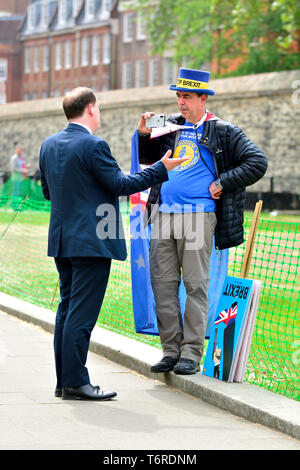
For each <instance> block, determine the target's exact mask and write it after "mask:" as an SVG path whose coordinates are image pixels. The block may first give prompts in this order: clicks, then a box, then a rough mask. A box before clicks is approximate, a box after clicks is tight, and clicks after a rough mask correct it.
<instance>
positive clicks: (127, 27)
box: [123, 13, 134, 42]
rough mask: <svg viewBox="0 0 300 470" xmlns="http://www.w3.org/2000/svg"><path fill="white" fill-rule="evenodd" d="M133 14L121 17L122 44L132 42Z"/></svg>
mask: <svg viewBox="0 0 300 470" xmlns="http://www.w3.org/2000/svg"><path fill="white" fill-rule="evenodd" d="M133 28H134V13H125V14H124V15H123V42H132V41H133V34H134V33H133Z"/></svg>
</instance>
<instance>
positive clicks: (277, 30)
mask: <svg viewBox="0 0 300 470" xmlns="http://www.w3.org/2000/svg"><path fill="white" fill-rule="evenodd" d="M137 3H138V5H139V9H140V10H141V11H142V13H143V15H144V18H145V20H146V26H147V30H148V34H149V38H150V42H151V43H152V52H153V53H156V54H157V53H158V54H163V53H164V52H165V51H166V50H169V49H172V51H173V54H174V61H175V62H176V63H177V64H181V65H184V66H188V67H194V68H202V67H206V66H209V65H211V64H212V65H213V73H214V75H215V76H226V75H232V74H248V73H259V72H270V71H274V70H289V69H293V68H298V67H299V66H300V54H299V52H300V35H299V31H300V2H299V0H276V1H273V0H253V1H251V2H249V0H210V1H209V0H189V1H187V0H163V1H155V0H152V1H151V0H137ZM232 64H234V66H233V65H232ZM234 67H235V69H234Z"/></svg>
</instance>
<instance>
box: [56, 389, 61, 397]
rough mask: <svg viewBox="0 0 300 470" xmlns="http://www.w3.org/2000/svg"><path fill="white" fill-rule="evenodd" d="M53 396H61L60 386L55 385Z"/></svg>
mask: <svg viewBox="0 0 300 470" xmlns="http://www.w3.org/2000/svg"><path fill="white" fill-rule="evenodd" d="M54 396H56V397H61V396H62V388H61V387H56V389H55V392H54Z"/></svg>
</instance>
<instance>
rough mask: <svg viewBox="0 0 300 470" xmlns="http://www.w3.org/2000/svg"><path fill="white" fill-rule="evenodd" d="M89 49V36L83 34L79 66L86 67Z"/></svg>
mask: <svg viewBox="0 0 300 470" xmlns="http://www.w3.org/2000/svg"><path fill="white" fill-rule="evenodd" d="M89 49H90V38H89V37H88V36H83V37H82V38H81V61H80V63H81V67H87V66H88V65H89Z"/></svg>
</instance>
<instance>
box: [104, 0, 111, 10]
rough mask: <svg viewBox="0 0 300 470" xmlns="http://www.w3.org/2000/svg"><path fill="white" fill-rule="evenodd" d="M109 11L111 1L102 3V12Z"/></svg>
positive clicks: (106, 0)
mask: <svg viewBox="0 0 300 470" xmlns="http://www.w3.org/2000/svg"><path fill="white" fill-rule="evenodd" d="M110 9H111V0H104V1H103V10H104V11H107V12H109V11H110Z"/></svg>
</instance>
